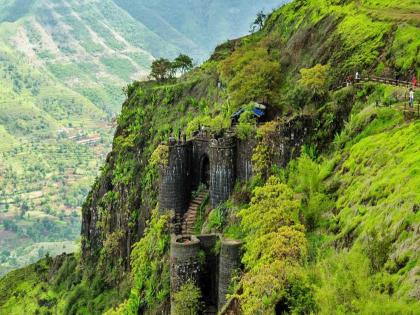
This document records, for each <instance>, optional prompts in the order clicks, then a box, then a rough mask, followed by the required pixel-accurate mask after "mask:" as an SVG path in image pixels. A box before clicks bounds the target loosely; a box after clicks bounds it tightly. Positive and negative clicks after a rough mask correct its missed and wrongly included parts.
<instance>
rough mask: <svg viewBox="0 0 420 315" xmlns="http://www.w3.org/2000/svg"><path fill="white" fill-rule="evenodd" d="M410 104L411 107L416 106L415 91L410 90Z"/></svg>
mask: <svg viewBox="0 0 420 315" xmlns="http://www.w3.org/2000/svg"><path fill="white" fill-rule="evenodd" d="M408 103H409V105H410V107H413V106H414V90H413V89H412V88H410V93H409V94H408Z"/></svg>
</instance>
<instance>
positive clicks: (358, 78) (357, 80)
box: [355, 71, 360, 83]
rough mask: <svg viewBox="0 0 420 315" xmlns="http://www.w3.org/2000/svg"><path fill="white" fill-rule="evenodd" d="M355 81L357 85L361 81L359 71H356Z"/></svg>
mask: <svg viewBox="0 0 420 315" xmlns="http://www.w3.org/2000/svg"><path fill="white" fill-rule="evenodd" d="M355 81H356V83H358V82H359V81H360V74H359V71H356V76H355Z"/></svg>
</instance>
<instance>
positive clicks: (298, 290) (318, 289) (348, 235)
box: [0, 0, 420, 314]
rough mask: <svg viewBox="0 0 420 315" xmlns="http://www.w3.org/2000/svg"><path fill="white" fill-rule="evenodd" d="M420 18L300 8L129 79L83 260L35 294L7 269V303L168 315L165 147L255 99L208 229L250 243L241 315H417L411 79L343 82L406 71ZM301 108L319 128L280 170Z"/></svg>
mask: <svg viewBox="0 0 420 315" xmlns="http://www.w3.org/2000/svg"><path fill="white" fill-rule="evenodd" d="M419 11H420V7H419V5H418V4H417V3H416V2H413V1H408V0H407V1H391V0H389V1H380V2H379V1H370V0H366V1H333V0H309V1H294V2H292V3H290V4H288V5H285V6H284V7H282V8H281V9H279V10H276V11H275V12H273V14H272V15H271V16H270V17H269V18H268V20H267V21H266V22H265V27H264V28H263V29H262V30H261V31H260V32H257V33H255V34H252V35H250V36H247V37H244V38H241V39H238V40H233V41H229V42H227V43H225V44H223V45H221V46H219V47H218V48H217V49H216V51H215V53H214V54H213V55H212V57H211V58H210V60H209V61H207V62H205V63H204V64H203V65H202V66H201V67H199V68H197V69H194V70H193V71H191V72H190V73H188V74H186V75H184V76H183V77H181V78H179V79H176V80H171V81H166V82H159V83H158V82H142V83H140V82H134V83H133V84H131V85H130V86H129V87H128V88H127V100H126V101H125V103H124V105H123V110H122V113H121V115H120V116H119V117H118V128H117V132H116V135H115V138H114V141H113V150H112V152H111V153H110V154H109V155H108V158H107V161H106V164H105V165H104V167H103V168H102V174H101V176H100V177H99V178H98V179H97V181H96V182H95V184H94V186H93V188H92V190H91V192H90V194H89V196H88V198H87V200H86V202H85V204H84V207H83V228H82V254H81V255H80V256H81V257H78V256H77V257H67V258H62V259H57V260H49V259H46V260H44V261H42V262H40V263H39V264H37V265H34V266H31V267H30V268H27V269H25V272H26V273H28V275H29V276H30V277H35V278H36V279H42V282H41V283H40V284H38V285H36V286H35V288H32V286H30V285H28V282H29V281H32V280H31V278H27V277H21V276H20V275H21V272H20V271H16V272H14V273H11V274H10V275H8V276H7V277H6V278H5V279H3V280H2V281H1V283H0V296H1V297H2V299H0V309H4V310H8V311H9V313H10V312H11V313H13V312H15V313H19V311H22V309H23V310H25V309H26V310H29V312H31V311H32V310H33V309H35V308H39V309H41V310H42V311H48V310H58V311H59V312H63V313H69V314H71V313H73V314H75V313H76V314H77V313H83V312H90V313H101V312H104V311H106V310H109V309H110V308H111V307H115V310H111V311H109V314H114V313H117V314H120V313H121V314H125V313H130V314H136V313H138V312H140V313H143V312H145V313H151V314H153V313H158V312H165V311H166V310H167V309H168V301H169V266H168V265H169V263H168V250H169V230H168V216H165V215H161V216H159V215H158V212H157V211H156V210H155V209H156V208H157V191H158V181H159V171H158V170H159V164H160V163H162V162H163V161H164V156H165V155H164V152H162V147H161V146H159V144H160V143H162V141H165V140H167V139H168V136H169V134H170V132H171V131H172V132H173V133H175V134H177V131H178V130H182V131H185V132H186V134H187V136H188V137H191V136H192V135H193V133H194V131H196V130H197V129H198V128H199V126H203V125H204V126H206V128H207V129H208V130H209V132H211V133H213V134H220V133H223V131H224V130H226V129H227V128H229V126H230V117H231V115H232V113H234V112H235V111H236V110H237V109H239V108H241V107H244V109H245V112H247V111H248V110H249V108H252V104H253V103H252V102H259V103H264V104H266V105H267V106H268V107H269V108H270V114H271V117H270V121H269V122H267V123H265V124H256V122H255V120H253V119H252V115H249V114H245V115H243V116H242V117H241V119H240V121H239V124H238V125H237V126H236V129H235V132H236V135H237V136H238V137H240V138H241V139H252V140H253V141H255V143H256V147H255V149H254V152H253V157H252V162H253V172H254V177H253V178H252V179H251V180H250V181H249V182H244V183H237V185H236V188H235V191H234V193H233V195H232V197H231V199H230V200H229V201H228V202H226V203H225V204H223V205H222V206H220V207H218V208H216V209H213V211H212V212H211V213H210V215H209V216H208V217H207V218H204V221H205V222H200V223H199V224H200V227H203V231H204V232H206V231H208V230H213V231H218V232H220V233H223V234H224V235H225V236H226V237H231V238H237V239H242V240H243V241H244V256H243V260H242V262H243V265H244V269H243V270H242V272H241V273H240V274H239V276H238V278H237V279H236V282H235V286H234V287H233V288H232V291H231V293H232V298H235V299H237V300H238V301H239V304H240V305H241V307H242V313H243V314H275V313H276V312H277V313H279V312H284V313H296V314H306V313H311V312H313V313H322V314H336V313H338V314H349V313H360V314H377V313H381V314H382V313H385V314H416V313H417V312H418V310H419V309H420V308H419V307H420V306H419V278H418V277H419V261H418V255H419V248H418V240H419V239H418V238H419V223H420V218H419V212H418V207H419V203H420V200H419V191H420V177H419V174H418V172H419V165H420V161H419V156H418V154H417V152H418V151H419V148H420V136H419V135H420V133H419V131H420V125H419V122H418V118H416V116H415V115H414V114H413V113H405V114H404V112H403V109H404V103H405V102H406V100H405V95H406V93H407V89H406V88H405V87H394V86H389V85H384V84H377V83H359V84H354V85H351V86H348V87H345V88H341V89H337V88H336V87H337V85H338V84H341V83H342V82H343V80H344V79H345V78H346V77H347V76H348V75H352V74H354V73H355V72H356V71H359V72H360V73H361V74H362V76H363V77H366V76H368V75H378V76H384V77H395V76H396V75H398V76H399V77H400V78H402V79H410V76H411V75H412V74H413V73H412V72H411V73H410V71H412V70H413V69H414V71H416V70H415V69H419V63H420V60H419V49H420V43H419V40H418V38H420V34H419V33H420V30H419V19H418V14H419ZM407 34H410V36H408V35H407ZM417 71H418V70H417ZM417 75H418V73H417ZM418 97H419V95H418V92H416V98H418ZM250 103H251V105H249V104H250ZM377 104H379V105H387V106H386V107H385V106H377ZM302 117H303V118H305V119H306V121H310V122H311V124H308V125H307V126H306V125H305V126H302V128H305V127H306V128H307V129H308V137H307V138H305V140H304V143H303V145H302V146H301V148H300V149H299V150H297V151H296V152H290V153H291V154H290V156H291V157H292V160H290V161H288V163H279V162H278V161H279V160H282V159H279V154H281V153H280V150H279V146H278V140H279V139H278V138H279V132H280V130H284V129H287V128H290V126H291V124H290V122H291V121H294V120H295V119H299V118H302ZM282 161H283V160H282ZM60 266H61V267H60ZM57 269H58V271H56V270H57ZM51 270H54V271H55V272H50V271H51ZM29 276H28V277H29ZM18 277H21V278H20V279H18ZM11 282H14V283H16V285H12V286H11V285H10V283H11ZM15 292H20V293H21V294H20V295H16V294H14V293H15ZM35 297H36V298H35ZM183 299H185V300H186V301H190V303H194V302H196V301H195V300H194V296H193V295H192V294H191V295H189V294H186V296H184V297H183ZM45 300H46V301H48V303H44V302H42V303H41V302H40V301H45ZM120 303H122V304H120Z"/></svg>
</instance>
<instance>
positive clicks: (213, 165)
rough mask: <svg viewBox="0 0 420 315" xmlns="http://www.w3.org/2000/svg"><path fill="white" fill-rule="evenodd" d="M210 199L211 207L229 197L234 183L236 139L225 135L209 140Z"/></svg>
mask: <svg viewBox="0 0 420 315" xmlns="http://www.w3.org/2000/svg"><path fill="white" fill-rule="evenodd" d="M209 153H210V201H211V205H212V206H213V207H217V206H218V205H219V204H221V203H222V202H224V201H226V200H228V199H229V197H230V195H231V193H232V191H233V187H234V185H235V168H236V159H235V156H236V139H235V138H234V137H226V138H221V139H217V140H216V139H213V140H211V142H210V147H209Z"/></svg>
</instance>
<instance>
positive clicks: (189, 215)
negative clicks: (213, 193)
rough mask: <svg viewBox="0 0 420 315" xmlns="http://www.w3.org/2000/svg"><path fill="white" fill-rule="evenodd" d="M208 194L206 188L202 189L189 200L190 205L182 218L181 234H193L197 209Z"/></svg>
mask: <svg viewBox="0 0 420 315" xmlns="http://www.w3.org/2000/svg"><path fill="white" fill-rule="evenodd" d="M207 195H208V190H203V191H202V192H200V194H199V195H198V196H197V197H196V198H195V199H193V201H191V203H190V206H189V208H188V210H187V212H185V214H184V217H183V219H182V227H181V228H182V235H193V234H194V227H195V222H196V219H197V214H198V210H199V209H200V206H201V205H202V203H203V202H204V199H206V197H207Z"/></svg>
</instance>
